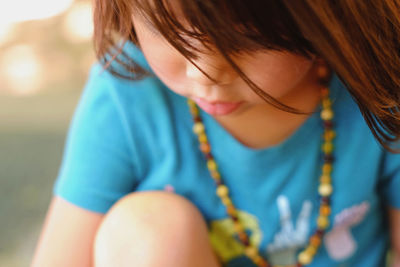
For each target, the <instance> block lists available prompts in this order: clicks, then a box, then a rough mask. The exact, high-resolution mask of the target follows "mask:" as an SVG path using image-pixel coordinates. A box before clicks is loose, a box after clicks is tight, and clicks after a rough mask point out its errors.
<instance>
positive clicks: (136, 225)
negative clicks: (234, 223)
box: [94, 192, 208, 266]
mask: <svg viewBox="0 0 400 267" xmlns="http://www.w3.org/2000/svg"><path fill="white" fill-rule="evenodd" d="M194 239H195V240H194ZM198 239H200V240H201V241H200V242H207V241H208V239H207V227H206V224H205V222H204V220H203V217H202V215H201V213H200V212H199V211H198V209H197V208H196V207H195V206H194V205H193V204H192V203H190V202H189V201H188V200H186V199H185V198H183V197H181V196H178V195H175V194H171V193H166V192H140V193H132V194H130V195H127V196H126V197H124V198H122V199H121V200H120V201H118V202H117V203H116V204H115V205H114V206H113V207H112V208H111V209H110V211H109V212H108V213H107V214H106V216H105V218H104V220H103V222H102V224H101V225H100V227H99V230H98V232H97V235H96V239H95V251H94V252H95V262H113V263H114V264H115V261H117V260H121V255H132V256H134V255H137V254H138V253H139V254H140V256H142V258H146V256H145V255H154V253H158V254H159V253H166V252H167V253H168V249H165V248H171V247H175V248H178V247H179V248H181V247H185V249H188V248H190V246H191V245H192V243H193V241H195V242H199V240H198ZM157 248H159V249H160V251H157V252H156V250H157ZM138 266H140V265H138ZM143 266H144V265H143Z"/></svg>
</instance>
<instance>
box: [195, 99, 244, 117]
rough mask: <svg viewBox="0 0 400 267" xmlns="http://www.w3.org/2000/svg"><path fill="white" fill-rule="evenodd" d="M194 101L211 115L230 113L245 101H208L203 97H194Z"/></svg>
mask: <svg viewBox="0 0 400 267" xmlns="http://www.w3.org/2000/svg"><path fill="white" fill-rule="evenodd" d="M193 100H194V102H196V104H197V105H198V106H199V107H200V108H201V109H202V110H204V111H205V112H207V113H208V114H210V115H215V116H221V115H228V114H230V113H232V112H234V111H235V110H236V109H238V108H239V107H240V105H241V104H242V103H243V102H221V101H216V102H208V101H206V100H204V99H201V98H194V99H193Z"/></svg>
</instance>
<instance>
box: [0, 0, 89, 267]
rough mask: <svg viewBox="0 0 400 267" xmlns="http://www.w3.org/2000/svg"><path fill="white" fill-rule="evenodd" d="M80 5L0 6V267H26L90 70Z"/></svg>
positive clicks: (84, 10)
mask: <svg viewBox="0 0 400 267" xmlns="http://www.w3.org/2000/svg"><path fill="white" fill-rule="evenodd" d="M91 15H92V8H91V2H90V1H87V0H57V1H51V0H35V1H31V0H12V1H0V266H5V267H17V266H18V267H19V266H29V263H30V260H31V258H32V254H33V251H34V247H35V244H36V242H37V238H38V236H39V233H40V229H41V225H42V223H43V219H44V216H45V214H46V210H47V206H48V204H49V201H50V199H51V195H52V186H53V183H54V180H55V178H56V177H57V173H58V168H59V165H60V162H61V157H62V152H63V147H64V141H65V136H66V132H67V129H68V125H69V122H70V119H71V116H72V114H73V111H74V108H75V106H76V104H77V101H78V99H79V95H80V93H81V91H82V88H83V86H84V83H85V80H86V76H87V74H88V71H89V68H90V66H91V65H92V64H93V62H94V58H95V57H94V52H93V49H92V41H91V37H92V32H93V25H92V18H91Z"/></svg>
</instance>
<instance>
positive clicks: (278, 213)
mask: <svg viewBox="0 0 400 267" xmlns="http://www.w3.org/2000/svg"><path fill="white" fill-rule="evenodd" d="M128 50H129V53H130V55H131V56H132V57H134V58H135V59H136V60H137V61H138V62H139V63H141V64H142V65H143V66H145V67H146V68H148V65H147V64H146V62H145V59H144V57H143V55H142V54H141V52H140V51H138V50H137V48H135V47H133V46H130V47H129V48H128ZM330 88H331V94H332V99H333V101H334V104H333V109H334V112H335V131H336V133H337V134H336V135H337V136H336V138H335V151H334V153H335V158H336V160H335V162H334V170H333V173H332V180H333V186H334V193H333V195H332V201H331V206H332V215H331V221H332V223H331V226H330V227H329V228H328V231H327V234H326V235H325V237H324V240H323V245H322V247H321V248H320V250H319V251H318V253H317V255H316V257H315V258H314V261H313V262H312V264H311V265H310V266H338V265H340V266H362V267H368V266H383V264H384V261H385V254H386V253H385V252H386V251H387V248H388V229H387V225H386V221H385V219H384V218H385V214H386V211H385V209H384V207H385V206H387V205H390V206H392V207H395V208H398V209H399V208H400V195H399V194H398V191H399V189H400V155H395V154H391V153H388V152H386V151H384V150H383V149H382V148H381V147H380V146H379V145H378V143H377V142H376V141H375V139H374V137H373V135H372V134H371V132H370V130H369V128H368V127H367V125H366V123H365V121H364V120H363V118H362V116H361V114H360V112H359V110H358V108H357V106H356V104H355V102H354V101H353V100H352V98H351V97H350V95H349V94H348V92H347V91H346V89H345V87H344V86H343V84H342V83H341V82H340V81H339V80H338V78H337V77H336V76H334V77H333V79H332V81H331V84H330ZM201 116H202V118H203V121H204V124H205V126H206V131H207V134H208V137H209V142H210V144H211V147H212V149H213V154H214V157H215V159H216V162H217V163H218V166H219V170H220V173H221V175H222V177H223V179H224V181H225V183H226V184H227V186H228V187H229V189H230V192H231V197H232V199H233V202H234V203H235V204H236V206H237V208H238V210H239V217H240V219H241V220H242V221H243V223H244V225H245V228H246V230H247V231H248V232H249V234H250V235H251V242H252V243H253V244H255V245H256V246H257V247H258V248H259V250H260V253H261V254H262V255H264V256H266V257H267V258H268V260H269V261H270V262H271V263H272V264H281V265H286V264H293V263H294V262H295V259H296V254H297V253H298V252H299V250H300V249H301V248H303V247H304V245H305V244H306V243H307V242H308V238H309V236H310V235H311V234H312V233H313V231H314V229H315V228H316V218H317V215H318V212H319V210H318V208H319V197H318V193H317V187H318V183H319V176H320V172H321V164H322V158H321V152H320V150H321V148H320V146H321V134H322V132H323V127H322V126H321V119H320V118H319V114H318V113H317V112H316V113H315V114H313V115H311V116H310V117H309V118H308V119H307V120H306V122H305V123H304V124H303V125H302V126H301V127H300V128H299V129H298V130H297V131H296V132H295V133H294V134H293V135H292V136H290V137H289V138H288V139H287V140H285V141H284V142H282V143H281V144H279V145H276V146H273V147H270V148H267V149H251V148H248V147H246V146H244V145H242V144H241V143H240V142H238V141H237V140H236V139H235V138H234V137H232V136H231V135H230V134H229V133H228V132H227V131H226V130H225V129H224V128H223V127H221V126H220V125H219V124H218V123H217V122H216V121H215V120H214V119H213V118H212V117H211V116H209V115H208V114H206V113H204V112H201ZM192 126H193V122H192V117H191V115H190V112H189V109H188V107H187V104H186V99H185V98H183V97H181V96H179V95H176V94H174V93H173V92H172V91H170V90H168V88H166V87H165V85H163V84H162V83H161V82H160V81H159V80H158V79H157V78H155V77H149V78H146V79H143V80H141V81H128V80H122V79H119V78H116V77H114V76H112V75H111V74H110V73H108V72H106V71H105V72H102V71H101V66H100V65H95V66H94V67H93V69H92V71H91V74H90V77H89V81H88V83H87V85H86V87H85V90H84V92H83V95H82V98H81V101H80V103H79V106H78V108H77V110H76V113H75V116H74V119H73V121H72V125H71V128H70V131H69V135H68V140H67V144H66V149H65V154H64V159H63V162H62V166H61V169H60V173H59V177H58V180H57V182H56V184H55V187H54V192H55V194H56V195H58V196H60V197H62V198H64V199H66V200H67V201H69V202H71V203H74V204H76V205H78V206H80V207H82V208H85V209H88V210H91V211H95V212H101V213H105V212H107V210H108V209H109V208H110V207H111V206H112V205H113V204H114V203H115V202H116V201H117V200H118V199H120V198H121V197H123V196H124V195H126V194H129V193H131V192H133V191H144V190H165V189H166V188H167V189H168V190H171V189H172V190H173V191H174V192H175V193H177V194H180V195H182V196H184V197H186V198H187V199H189V200H190V201H191V202H193V203H194V204H195V205H196V206H197V207H198V208H199V210H200V211H201V212H202V214H203V216H204V218H205V219H206V221H207V223H208V226H209V232H210V240H211V242H212V245H213V247H214V249H215V251H216V252H217V254H218V255H219V257H220V258H221V259H222V261H223V262H224V263H227V266H241V267H242V266H243V267H247V266H254V265H253V264H252V263H251V262H250V261H249V260H248V259H246V258H245V257H244V256H242V255H243V248H242V247H241V245H239V243H238V241H237V239H236V237H235V236H234V230H233V225H232V223H231V221H229V220H228V219H227V218H228V216H227V214H226V211H225V208H224V206H223V204H222V203H221V201H220V199H219V198H218V197H217V196H216V194H215V184H214V182H213V180H212V178H211V177H210V175H209V173H208V170H207V167H206V162H205V159H204V156H203V154H202V153H201V152H200V150H199V149H198V141H197V137H196V136H195V135H194V134H193V133H192Z"/></svg>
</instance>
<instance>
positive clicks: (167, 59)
mask: <svg viewBox="0 0 400 267" xmlns="http://www.w3.org/2000/svg"><path fill="white" fill-rule="evenodd" d="M139 42H140V44H141V48H142V52H143V54H144V56H145V57H146V60H147V62H148V64H149V65H150V67H151V69H152V70H153V72H154V73H155V74H156V76H157V77H158V78H159V79H160V80H161V81H162V82H163V83H165V84H166V85H167V86H168V87H170V88H171V89H174V88H176V87H177V84H181V83H183V82H184V77H185V70H186V67H185V66H186V63H185V62H186V59H185V58H184V57H183V56H182V55H180V54H179V53H178V52H177V51H176V50H175V49H174V48H172V47H171V46H170V45H168V44H167V43H166V42H165V41H160V40H158V38H154V37H147V36H142V37H141V38H139ZM175 91H179V89H178V88H176V90H175Z"/></svg>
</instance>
